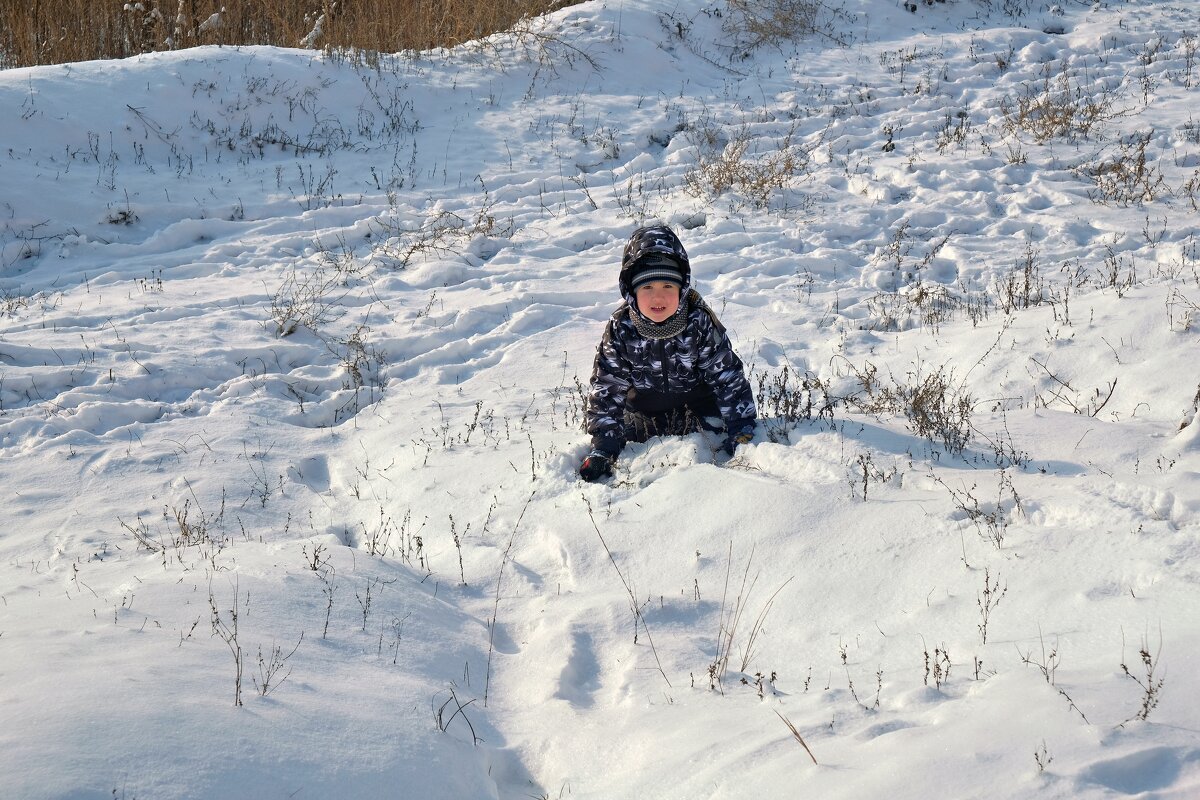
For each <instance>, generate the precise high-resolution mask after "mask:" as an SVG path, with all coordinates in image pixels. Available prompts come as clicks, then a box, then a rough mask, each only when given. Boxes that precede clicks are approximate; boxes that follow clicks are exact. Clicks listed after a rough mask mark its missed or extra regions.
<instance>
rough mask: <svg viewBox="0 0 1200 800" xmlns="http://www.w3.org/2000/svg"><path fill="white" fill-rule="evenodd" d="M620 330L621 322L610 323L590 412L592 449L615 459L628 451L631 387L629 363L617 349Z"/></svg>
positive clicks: (597, 365) (596, 368)
mask: <svg viewBox="0 0 1200 800" xmlns="http://www.w3.org/2000/svg"><path fill="white" fill-rule="evenodd" d="M616 329H617V320H616V319H610V320H609V321H608V326H607V327H606V328H605V329H604V336H603V338H601V340H600V346H599V347H597V348H596V362H595V365H594V366H593V367H592V389H591V392H590V393H589V394H588V408H587V432H588V433H590V434H591V435H592V447H593V448H594V449H596V450H599V451H601V452H603V453H606V454H608V455H609V456H614V457H615V456H616V455H617V454H618V453H620V452H621V450H622V449H624V447H625V398H626V395H627V394H628V392H629V387H630V385H631V380H630V368H629V362H628V361H627V360H626V358H625V357H624V356H623V355H622V354H621V352H620V349H619V348H618V347H617V330H616Z"/></svg>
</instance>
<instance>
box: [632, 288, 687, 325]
mask: <svg viewBox="0 0 1200 800" xmlns="http://www.w3.org/2000/svg"><path fill="white" fill-rule="evenodd" d="M634 297H635V299H636V300H637V307H638V311H640V312H642V316H644V317H647V318H649V319H650V320H652V321H654V322H665V321H666V320H667V319H669V318H670V316H671V315H672V314H674V313H675V312H676V311H678V310H679V286H678V284H675V283H672V282H671V281H650V282H649V283H643V284H642V285H641V286H639V287H638V288H637V289H636V290H635V291H634Z"/></svg>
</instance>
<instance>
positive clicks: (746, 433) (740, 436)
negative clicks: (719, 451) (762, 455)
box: [725, 425, 754, 455]
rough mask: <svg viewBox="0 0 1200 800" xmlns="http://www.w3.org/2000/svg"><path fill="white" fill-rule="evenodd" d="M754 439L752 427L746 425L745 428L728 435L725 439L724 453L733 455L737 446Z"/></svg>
mask: <svg viewBox="0 0 1200 800" xmlns="http://www.w3.org/2000/svg"><path fill="white" fill-rule="evenodd" d="M752 439H754V426H753V425H748V426H746V427H745V428H741V429H739V430H738V431H737V432H736V433H730V434H729V435H728V436H726V437H725V452H726V453H728V454H729V455H733V451H734V450H736V449H737V446H738V445H739V444H746V443H747V442H749V441H751V440H752Z"/></svg>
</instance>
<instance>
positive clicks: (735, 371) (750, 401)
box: [698, 314, 758, 433]
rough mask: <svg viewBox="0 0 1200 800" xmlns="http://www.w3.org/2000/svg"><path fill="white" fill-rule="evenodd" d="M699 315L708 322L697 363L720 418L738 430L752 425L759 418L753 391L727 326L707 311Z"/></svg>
mask: <svg viewBox="0 0 1200 800" xmlns="http://www.w3.org/2000/svg"><path fill="white" fill-rule="evenodd" d="M700 319H701V320H702V321H703V322H704V323H707V324H705V326H704V331H703V338H702V339H701V342H700V357H699V362H698V366H699V368H700V373H701V375H703V376H704V382H705V383H707V384H708V385H709V387H710V388H711V389H712V391H713V394H714V395H715V396H716V399H717V407H718V408H719V409H720V410H721V418H722V419H723V420H725V429H726V430H727V431H729V432H730V433H736V432H738V431H741V430H744V429H745V428H753V427H754V426H755V424H756V421H757V419H758V410H757V409H756V408H755V406H754V391H753V390H752V389H751V387H750V381H749V380H747V379H746V370H745V368H744V367H743V366H742V360H741V359H740V358H738V357H737V353H735V352H733V345H732V344H731V343H730V341H729V336H728V334H726V333H725V331H724V329H722V328H720V327H718V326H717V325H715V324H713V323H712V321H711V320H710V319H709V317H708V315H707V314H705V315H702V316H701V317H700Z"/></svg>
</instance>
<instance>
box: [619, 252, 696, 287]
mask: <svg viewBox="0 0 1200 800" xmlns="http://www.w3.org/2000/svg"><path fill="white" fill-rule="evenodd" d="M628 275H629V288H630V289H632V290H633V291H634V292H636V291H637V290H638V287H639V286H641V285H642V284H645V283H650V282H651V281H669V282H670V283H673V284H675V285H677V286H679V287H680V288H683V284H684V278H683V267H682V266H680V264H679V262H678V261H676V260H675V259H674V258H671V257H670V256H667V255H663V254H662V253H651V254H649V255H647V256H645V257H644V258H642V259H641V260H639V261H638V262H637V263H635V264H634V265H633V267H632V268H631V269H630V270H629V273H628Z"/></svg>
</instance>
